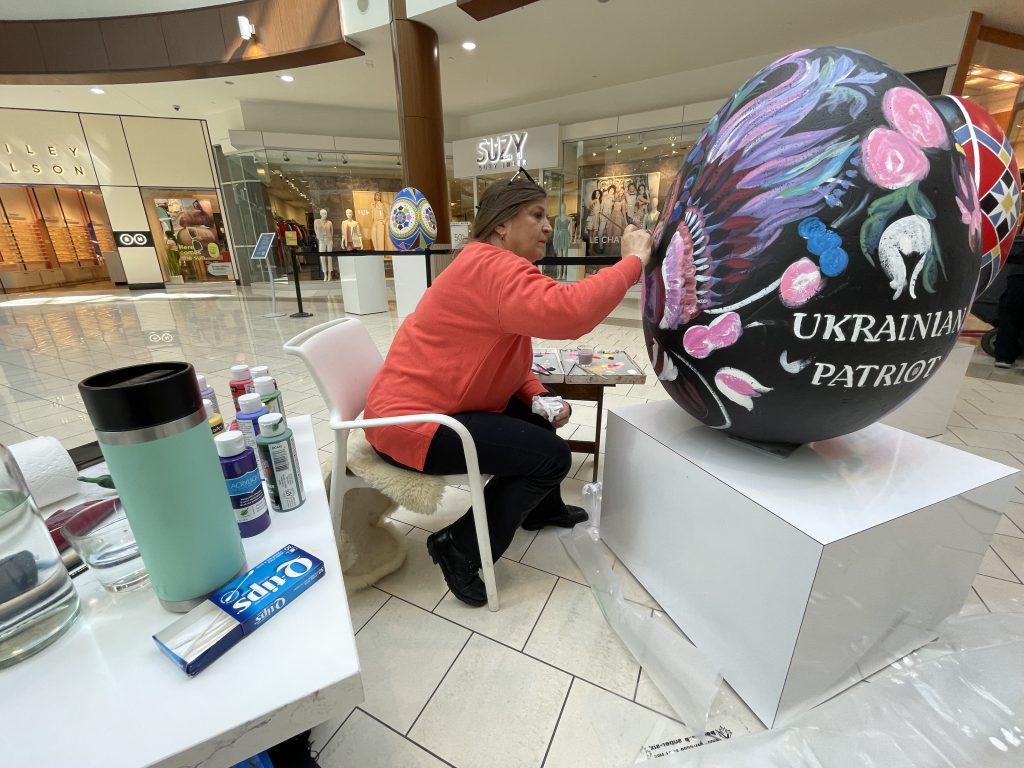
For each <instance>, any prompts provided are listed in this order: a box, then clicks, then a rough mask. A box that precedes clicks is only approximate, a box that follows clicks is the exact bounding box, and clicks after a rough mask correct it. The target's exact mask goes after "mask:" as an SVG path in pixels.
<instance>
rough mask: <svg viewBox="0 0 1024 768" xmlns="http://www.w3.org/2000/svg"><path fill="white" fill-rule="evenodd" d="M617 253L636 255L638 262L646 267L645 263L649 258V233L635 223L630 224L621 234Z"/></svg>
mask: <svg viewBox="0 0 1024 768" xmlns="http://www.w3.org/2000/svg"><path fill="white" fill-rule="evenodd" d="M619 253H621V254H622V255H623V256H629V255H633V256H637V257H638V258H639V259H640V263H641V264H643V265H644V268H646V267H647V263H648V262H649V261H650V260H651V233H650V232H647V231H645V230H642V229H640V228H639V227H638V226H636V225H635V224H630V225H629V226H628V227H626V231H625V232H623V234H622V241H621V242H620V243H619Z"/></svg>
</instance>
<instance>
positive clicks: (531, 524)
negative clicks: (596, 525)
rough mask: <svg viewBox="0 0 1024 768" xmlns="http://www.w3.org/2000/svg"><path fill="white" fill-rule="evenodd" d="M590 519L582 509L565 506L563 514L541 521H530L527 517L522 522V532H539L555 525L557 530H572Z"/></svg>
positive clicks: (569, 505) (570, 505)
mask: <svg viewBox="0 0 1024 768" xmlns="http://www.w3.org/2000/svg"><path fill="white" fill-rule="evenodd" d="M589 519H590V515H588V514H587V511H586V510H585V509H583V507H574V506H573V505H572V504H566V505H565V512H559V513H558V514H557V515H553V516H552V517H546V518H544V519H543V520H532V519H530V518H529V517H528V518H526V519H525V520H524V521H523V530H526V531H539V530H540V529H541V528H543V527H545V526H547V525H555V526H558V527H559V528H572V527H573V526H574V525H577V524H578V523H585V522H586V521H587V520H589Z"/></svg>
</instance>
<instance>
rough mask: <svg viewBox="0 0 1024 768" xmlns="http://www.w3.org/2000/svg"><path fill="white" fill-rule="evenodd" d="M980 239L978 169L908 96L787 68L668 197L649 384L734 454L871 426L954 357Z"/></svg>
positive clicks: (653, 301)
mask: <svg viewBox="0 0 1024 768" xmlns="http://www.w3.org/2000/svg"><path fill="white" fill-rule="evenodd" d="M981 234H982V210H981V208H980V207H979V201H978V192H977V189H976V186H975V184H974V180H973V174H972V169H971V167H970V164H969V163H968V162H967V159H966V158H965V156H964V155H963V154H962V152H960V151H959V149H958V147H957V144H956V141H955V139H954V136H953V133H952V131H951V129H950V127H949V126H948V125H947V124H946V122H945V121H944V120H943V118H942V116H941V115H940V113H939V111H938V110H937V109H936V108H935V106H934V105H933V104H932V102H931V101H929V99H928V98H927V97H926V96H925V95H924V94H923V93H921V92H920V91H919V90H918V89H917V87H916V86H915V85H914V84H913V83H912V82H911V81H910V80H908V79H907V78H906V77H905V76H904V75H902V74H901V73H900V72H898V71H896V70H895V69H893V68H892V67H889V66H887V65H886V64H883V63H882V62H880V61H878V60H877V59H873V58H871V57H870V56H867V55H865V54H863V53H860V52H858V51H853V50H849V49H845V48H817V49H813V50H804V51H799V52H797V53H793V54H790V55H789V56H786V57H784V58H782V59H779V60H778V61H776V62H774V63H773V64H770V65H769V66H767V67H765V68H764V69H763V70H761V71H760V72H758V73H757V74H756V75H754V77H753V78H751V79H750V80H749V81H748V82H747V83H745V84H744V85H743V86H742V87H740V89H739V90H738V91H737V92H736V93H735V94H734V95H733V96H732V97H731V98H730V99H728V100H727V101H726V103H725V104H724V106H723V107H722V108H721V109H720V110H719V111H718V113H717V114H715V116H714V117H712V119H711V120H710V122H709V123H708V125H707V127H706V128H705V129H704V131H703V132H702V133H701V135H700V137H699V138H698V139H697V142H696V143H695V144H694V146H693V148H692V150H691V151H690V152H689V154H688V155H687V157H686V159H685V160H684V162H683V165H682V167H681V168H680V170H679V173H678V175H677V176H676V178H675V180H674V181H673V183H672V186H671V188H670V190H669V194H668V195H667V196H666V198H665V201H664V207H663V213H662V215H661V218H660V220H659V222H658V224H657V226H656V228H655V230H654V233H653V236H654V244H653V251H652V256H651V261H650V264H649V265H648V266H647V267H646V268H645V274H644V278H643V326H644V336H645V339H646V342H647V349H648V353H649V355H650V358H651V361H652V362H653V364H654V371H655V373H656V374H657V375H658V378H659V379H660V380H661V382H662V384H663V386H664V387H665V389H666V390H667V391H668V393H669V394H670V395H671V396H672V398H673V400H675V401H676V403H678V404H679V405H680V406H681V407H682V408H683V409H684V410H686V411H687V412H688V413H690V414H692V415H693V416H694V417H696V418H697V419H699V420H701V421H702V422H704V423H705V424H707V425H708V426H710V427H713V428H715V429H721V430H724V431H726V432H728V433H730V434H731V435H733V436H736V437H739V438H744V439H747V440H750V441H756V442H759V443H788V444H799V443H806V442H810V441H814V440H823V439H826V438H829V437H834V436H837V435H843V434H846V433H849V432H853V431H855V430H858V429H861V428H862V427H865V426H867V425H868V424H870V423H872V422H873V421H875V420H877V419H878V418H880V417H881V416H882V415H884V414H885V413H887V412H888V411H890V410H892V409H893V408H895V407H896V406H898V405H899V404H900V403H902V402H903V401H904V400H906V399H907V398H908V397H910V396H911V395H912V394H914V392H915V391H917V389H918V388H919V387H921V386H922V385H923V384H924V383H925V382H926V381H927V380H928V379H929V378H930V377H931V376H932V375H934V373H935V372H936V371H937V369H938V367H939V366H940V365H941V364H942V361H943V360H944V359H945V357H946V355H947V354H948V353H949V351H950V350H951V349H952V347H953V345H954V343H955V342H956V339H957V336H958V334H959V331H960V327H961V325H962V324H963V322H964V320H965V319H966V317H967V313H968V311H969V309H970V305H971V301H972V299H973V295H974V288H975V285H976V284H977V281H978V275H979V269H980V267H981V253H982V238H981Z"/></svg>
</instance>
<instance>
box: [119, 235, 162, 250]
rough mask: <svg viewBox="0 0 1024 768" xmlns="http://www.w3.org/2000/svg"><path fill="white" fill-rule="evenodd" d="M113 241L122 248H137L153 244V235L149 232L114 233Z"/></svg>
mask: <svg viewBox="0 0 1024 768" xmlns="http://www.w3.org/2000/svg"><path fill="white" fill-rule="evenodd" d="M114 240H116V241H117V244H118V245H119V246H120V247H122V248H138V247H140V246H144V245H152V244H153V235H152V234H150V233H149V232H115V233H114Z"/></svg>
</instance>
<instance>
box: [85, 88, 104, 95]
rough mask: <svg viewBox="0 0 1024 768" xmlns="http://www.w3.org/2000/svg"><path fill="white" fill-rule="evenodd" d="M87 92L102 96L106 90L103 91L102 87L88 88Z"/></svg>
mask: <svg viewBox="0 0 1024 768" xmlns="http://www.w3.org/2000/svg"><path fill="white" fill-rule="evenodd" d="M89 93H95V94H96V95H97V96H102V95H103V94H104V93H106V91H104V90H103V89H102V88H90V89H89Z"/></svg>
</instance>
